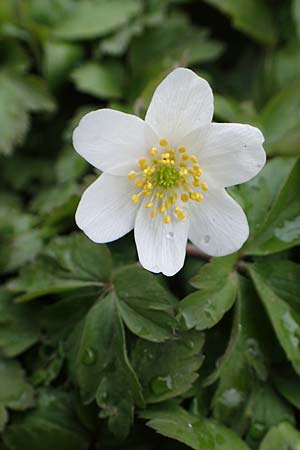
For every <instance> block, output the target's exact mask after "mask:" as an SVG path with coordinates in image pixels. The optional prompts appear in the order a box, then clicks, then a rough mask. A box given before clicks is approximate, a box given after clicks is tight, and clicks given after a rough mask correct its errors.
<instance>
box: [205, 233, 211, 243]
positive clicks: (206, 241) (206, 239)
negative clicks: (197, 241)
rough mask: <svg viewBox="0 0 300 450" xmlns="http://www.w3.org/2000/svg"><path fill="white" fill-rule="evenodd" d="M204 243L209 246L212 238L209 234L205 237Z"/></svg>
mask: <svg viewBox="0 0 300 450" xmlns="http://www.w3.org/2000/svg"><path fill="white" fill-rule="evenodd" d="M203 241H204V242H205V244H208V243H209V241H210V236H209V235H208V234H206V235H205V236H204V237H203Z"/></svg>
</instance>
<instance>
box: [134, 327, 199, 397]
mask: <svg viewBox="0 0 300 450" xmlns="http://www.w3.org/2000/svg"><path fill="white" fill-rule="evenodd" d="M203 344H204V336H203V334H202V333H200V332H196V331H189V332H184V333H181V334H179V335H178V336H177V337H176V338H175V339H174V340H172V341H167V342H165V343H163V344H155V343H151V342H147V341H144V340H139V341H137V343H136V345H135V347H134V349H133V351H132V364H133V367H134V369H135V371H136V373H137V376H138V378H139V380H140V382H141V385H142V387H143V393H144V397H145V400H146V402H147V403H157V402H161V401H163V400H167V399H169V398H173V397H176V396H178V395H181V394H184V393H185V392H186V391H188V390H189V389H190V388H191V386H192V384H193V382H194V381H195V380H196V379H197V378H198V374H197V370H198V369H199V367H200V366H201V364H202V362H203V357H202V355H201V353H200V352H201V349H202V347H203Z"/></svg>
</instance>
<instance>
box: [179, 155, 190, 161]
mask: <svg viewBox="0 0 300 450" xmlns="http://www.w3.org/2000/svg"><path fill="white" fill-rule="evenodd" d="M181 159H182V161H188V160H189V159H190V157H189V155H182V157H181Z"/></svg>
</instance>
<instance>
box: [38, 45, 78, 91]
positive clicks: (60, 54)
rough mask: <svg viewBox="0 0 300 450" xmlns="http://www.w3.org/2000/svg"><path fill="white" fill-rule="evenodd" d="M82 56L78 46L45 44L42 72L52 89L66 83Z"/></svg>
mask: <svg viewBox="0 0 300 450" xmlns="http://www.w3.org/2000/svg"><path fill="white" fill-rule="evenodd" d="M82 56H83V51H82V48H81V47H80V46H79V45H76V44H71V43H68V42H59V41H53V42H51V41H47V42H46V44H45V48H44V60H43V71H44V74H45V77H46V79H47V80H48V83H49V85H50V87H51V88H52V89H57V88H58V87H60V86H61V85H62V84H63V83H64V82H65V81H66V79H67V77H68V75H69V74H70V72H71V70H72V69H73V68H74V67H75V66H76V65H77V64H78V62H79V61H80V60H81V59H82Z"/></svg>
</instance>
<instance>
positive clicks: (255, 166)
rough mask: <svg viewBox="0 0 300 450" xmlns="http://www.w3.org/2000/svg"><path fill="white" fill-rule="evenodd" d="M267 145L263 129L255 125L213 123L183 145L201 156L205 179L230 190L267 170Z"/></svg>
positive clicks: (194, 133)
mask: <svg viewBox="0 0 300 450" xmlns="http://www.w3.org/2000/svg"><path fill="white" fill-rule="evenodd" d="M263 142H264V137H263V135H262V133H261V132H260V130H259V129H258V128H255V127H252V126H251V125H243V124H237V123H232V124H229V123H211V124H209V125H207V126H205V127H201V128H199V129H198V130H195V131H193V132H192V133H190V134H189V135H188V136H186V137H185V139H183V140H182V142H181V144H182V145H185V146H186V147H187V148H188V151H189V152H190V153H193V154H195V155H196V156H197V157H198V159H199V164H200V166H201V167H202V169H203V175H204V176H206V175H208V176H209V178H211V179H213V181H214V183H216V184H217V185H218V186H220V187H226V186H233V185H235V184H239V183H244V182H245V181H248V180H250V179H251V178H253V177H254V176H255V175H256V174H257V173H258V172H259V171H260V170H261V169H262V168H263V166H264V165H265V162H266V153H265V151H264V149H263V146H262V144H263ZM183 143H184V144H183Z"/></svg>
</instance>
